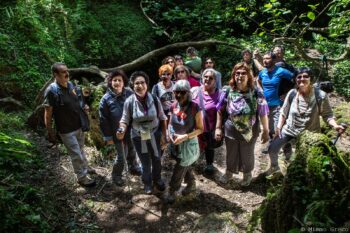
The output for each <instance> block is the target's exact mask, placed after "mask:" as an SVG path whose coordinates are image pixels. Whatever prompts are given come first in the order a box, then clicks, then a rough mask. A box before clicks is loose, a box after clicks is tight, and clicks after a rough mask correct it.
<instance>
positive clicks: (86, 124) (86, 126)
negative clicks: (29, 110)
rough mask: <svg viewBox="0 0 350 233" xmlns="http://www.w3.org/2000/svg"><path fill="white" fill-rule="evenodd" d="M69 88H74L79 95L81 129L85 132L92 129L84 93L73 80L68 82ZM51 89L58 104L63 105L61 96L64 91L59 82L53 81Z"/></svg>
mask: <svg viewBox="0 0 350 233" xmlns="http://www.w3.org/2000/svg"><path fill="white" fill-rule="evenodd" d="M68 89H69V91H73V90H74V91H75V93H76V95H77V97H78V100H79V106H80V111H79V116H80V121H81V129H82V131H83V132H87V131H89V130H90V121H89V116H88V115H87V114H86V112H85V110H84V107H85V101H84V97H83V93H82V91H81V89H80V88H79V87H77V86H74V85H73V84H72V83H71V82H68ZM49 90H50V91H51V92H52V93H53V94H54V98H55V103H56V106H59V105H63V100H62V98H61V96H62V92H61V89H60V88H59V86H58V84H57V83H56V82H53V83H51V84H50V88H49Z"/></svg>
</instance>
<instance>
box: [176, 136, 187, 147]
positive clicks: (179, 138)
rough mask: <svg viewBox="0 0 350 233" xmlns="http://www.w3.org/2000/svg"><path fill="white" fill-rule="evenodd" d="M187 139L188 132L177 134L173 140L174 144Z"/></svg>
mask: <svg viewBox="0 0 350 233" xmlns="http://www.w3.org/2000/svg"><path fill="white" fill-rule="evenodd" d="M187 139H188V134H177V135H176V138H175V140H174V144H175V145H179V144H181V143H182V142H184V141H186V140H187Z"/></svg>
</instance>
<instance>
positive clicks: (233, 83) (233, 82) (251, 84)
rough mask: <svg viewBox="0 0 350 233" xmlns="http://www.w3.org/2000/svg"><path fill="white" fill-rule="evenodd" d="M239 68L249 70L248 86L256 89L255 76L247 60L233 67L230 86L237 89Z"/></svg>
mask: <svg viewBox="0 0 350 233" xmlns="http://www.w3.org/2000/svg"><path fill="white" fill-rule="evenodd" d="M239 69H244V70H245V71H246V72H247V77H248V83H247V86H248V88H249V89H254V79H253V76H252V74H251V71H250V68H249V66H248V65H247V64H246V63H245V62H240V63H237V64H236V65H235V66H234V67H233V69H232V72H231V79H230V81H229V85H230V87H231V88H232V89H236V88H237V85H236V79H235V75H236V71H237V70H239Z"/></svg>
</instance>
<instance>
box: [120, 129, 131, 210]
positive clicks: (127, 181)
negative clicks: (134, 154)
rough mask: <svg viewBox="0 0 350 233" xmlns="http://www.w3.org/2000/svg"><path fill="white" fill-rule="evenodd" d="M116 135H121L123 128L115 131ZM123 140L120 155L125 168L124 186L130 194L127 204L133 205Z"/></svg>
mask: <svg viewBox="0 0 350 233" xmlns="http://www.w3.org/2000/svg"><path fill="white" fill-rule="evenodd" d="M117 132H118V133H123V132H124V128H118V129H117ZM125 146H126V145H125V140H124V139H123V140H122V153H123V160H124V167H125V174H126V175H125V177H126V185H127V186H128V189H129V194H130V200H129V203H130V204H133V201H132V193H131V187H130V177H129V167H128V162H127V160H126V153H125V152H126V150H125Z"/></svg>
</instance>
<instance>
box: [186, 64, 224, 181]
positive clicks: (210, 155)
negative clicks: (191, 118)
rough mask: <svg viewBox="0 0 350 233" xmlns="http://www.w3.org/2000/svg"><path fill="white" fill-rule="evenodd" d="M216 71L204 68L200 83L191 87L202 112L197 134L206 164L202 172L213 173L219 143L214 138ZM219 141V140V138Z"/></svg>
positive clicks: (194, 99)
mask: <svg viewBox="0 0 350 233" xmlns="http://www.w3.org/2000/svg"><path fill="white" fill-rule="evenodd" d="M216 78H217V72H216V70H214V69H213V68H208V69H205V70H204V71H203V73H202V85H201V86H200V87H194V88H192V90H191V91H192V96H193V101H194V102H195V103H197V104H198V106H199V107H200V108H201V110H202V112H203V119H204V133H203V134H201V135H200V136H199V141H200V145H201V149H202V150H204V153H205V160H206V162H207V165H206V167H205V169H204V173H205V174H207V175H213V173H214V166H213V162H214V149H215V148H216V147H218V146H219V145H220V143H217V142H216V140H215V138H214V137H215V134H214V133H212V132H214V131H215V126H216V116H217V113H216V112H217V109H216V105H217V103H218V101H219V96H220V91H219V89H218V88H216ZM219 141H220V140H219Z"/></svg>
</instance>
